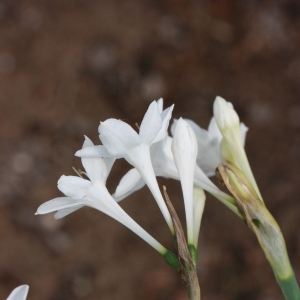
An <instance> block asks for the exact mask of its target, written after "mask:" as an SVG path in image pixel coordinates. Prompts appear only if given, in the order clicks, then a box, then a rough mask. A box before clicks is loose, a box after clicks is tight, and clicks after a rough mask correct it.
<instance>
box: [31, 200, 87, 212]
mask: <svg viewBox="0 0 300 300" xmlns="http://www.w3.org/2000/svg"><path fill="white" fill-rule="evenodd" d="M78 205H83V202H82V201H78V200H75V199H73V198H71V197H59V198H54V199H52V200H50V201H47V202H45V203H43V204H42V205H40V206H39V208H38V209H37V212H36V214H37V215H44V214H48V213H50V212H53V211H58V210H61V209H65V208H70V207H74V206H78Z"/></svg>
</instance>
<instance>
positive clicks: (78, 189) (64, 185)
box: [57, 175, 91, 199]
mask: <svg viewBox="0 0 300 300" xmlns="http://www.w3.org/2000/svg"><path fill="white" fill-rule="evenodd" d="M90 185H91V183H90V181H89V180H86V179H83V178H80V177H77V176H65V175H62V176H61V177H60V179H59V180H58V182H57V186H58V189H59V190H60V191H61V192H63V193H64V194H65V195H66V196H68V197H72V198H74V199H82V198H83V197H85V195H86V189H87V188H88V187H89V186H90Z"/></svg>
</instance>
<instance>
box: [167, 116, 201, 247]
mask: <svg viewBox="0 0 300 300" xmlns="http://www.w3.org/2000/svg"><path fill="white" fill-rule="evenodd" d="M197 151H198V146H197V139H196V136H195V133H194V131H193V129H192V128H191V126H190V125H189V124H188V123H187V122H185V121H184V120H183V119H182V118H180V119H179V120H178V122H177V125H176V128H175V132H174V136H173V142H172V152H173V156H174V161H175V164H176V167H177V170H178V173H179V177H180V183H181V187H182V192H183V198H184V207H185V213H186V222H187V233H188V243H189V244H194V230H193V227H194V222H193V185H194V170H195V166H196V157H197Z"/></svg>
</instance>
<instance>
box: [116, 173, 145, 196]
mask: <svg viewBox="0 0 300 300" xmlns="http://www.w3.org/2000/svg"><path fill="white" fill-rule="evenodd" d="M144 185H145V181H144V180H143V178H142V176H141V175H140V173H139V172H138V171H137V169H135V168H133V169H131V170H129V171H128V172H127V173H126V174H125V175H124V176H123V178H122V179H121V181H120V183H119V185H118V186H117V189H116V192H115V193H114V195H113V197H114V199H115V200H116V201H117V202H119V201H121V200H123V199H124V198H126V197H127V196H129V195H131V194H132V193H134V192H135V191H138V190H139V189H141V188H142V187H143V186H144Z"/></svg>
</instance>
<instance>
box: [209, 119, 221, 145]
mask: <svg viewBox="0 0 300 300" xmlns="http://www.w3.org/2000/svg"><path fill="white" fill-rule="evenodd" d="M208 132H209V134H210V136H211V137H213V138H216V139H217V140H218V141H219V142H221V140H222V138H223V136H222V133H221V131H220V129H219V127H218V124H217V122H216V119H215V118H214V117H212V118H211V120H210V122H209V125H208Z"/></svg>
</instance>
